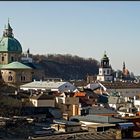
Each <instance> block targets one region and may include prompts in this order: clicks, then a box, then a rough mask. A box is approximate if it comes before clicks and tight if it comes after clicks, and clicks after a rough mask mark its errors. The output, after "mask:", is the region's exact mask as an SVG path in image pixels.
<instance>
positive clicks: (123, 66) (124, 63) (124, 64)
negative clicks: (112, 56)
mask: <svg viewBox="0 0 140 140" xmlns="http://www.w3.org/2000/svg"><path fill="white" fill-rule="evenodd" d="M123 70H125V62H123Z"/></svg>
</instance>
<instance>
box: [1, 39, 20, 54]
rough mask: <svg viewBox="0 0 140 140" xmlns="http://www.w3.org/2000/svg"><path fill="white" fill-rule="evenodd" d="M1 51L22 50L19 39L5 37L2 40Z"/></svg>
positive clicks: (18, 51)
mask: <svg viewBox="0 0 140 140" xmlns="http://www.w3.org/2000/svg"><path fill="white" fill-rule="evenodd" d="M0 52H17V53H21V52H22V47H21V44H20V43H19V41H18V40H17V39H15V38H11V37H3V38H2V39H1V41H0Z"/></svg>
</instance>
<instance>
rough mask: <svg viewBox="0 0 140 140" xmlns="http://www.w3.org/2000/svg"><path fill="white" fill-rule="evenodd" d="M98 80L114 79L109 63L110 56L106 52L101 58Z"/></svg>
mask: <svg viewBox="0 0 140 140" xmlns="http://www.w3.org/2000/svg"><path fill="white" fill-rule="evenodd" d="M97 80H99V81H112V80H113V75H112V68H111V65H110V64H109V58H108V56H107V54H106V52H104V55H103V57H102V59H101V64H100V67H99V74H98V75H97Z"/></svg>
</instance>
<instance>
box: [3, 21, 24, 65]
mask: <svg viewBox="0 0 140 140" xmlns="http://www.w3.org/2000/svg"><path fill="white" fill-rule="evenodd" d="M21 53H22V47H21V44H20V43H19V41H18V40H17V39H15V38H14V35H13V29H12V28H11V25H10V23H9V20H8V24H7V25H5V29H4V31H3V36H2V38H1V40H0V64H9V63H11V62H14V61H20V56H21Z"/></svg>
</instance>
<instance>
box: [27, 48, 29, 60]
mask: <svg viewBox="0 0 140 140" xmlns="http://www.w3.org/2000/svg"><path fill="white" fill-rule="evenodd" d="M29 54H30V50H29V48H28V50H27V58H28V57H29Z"/></svg>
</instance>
